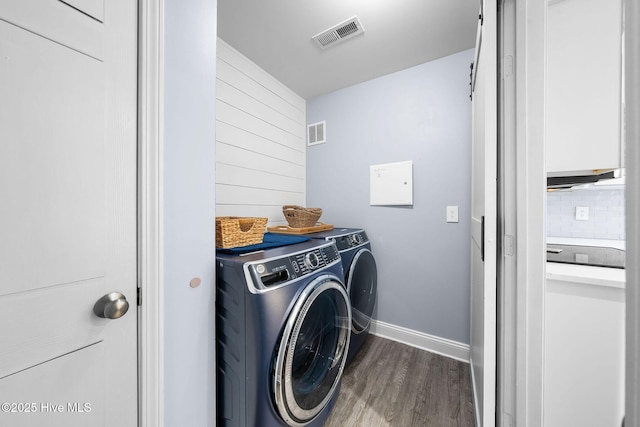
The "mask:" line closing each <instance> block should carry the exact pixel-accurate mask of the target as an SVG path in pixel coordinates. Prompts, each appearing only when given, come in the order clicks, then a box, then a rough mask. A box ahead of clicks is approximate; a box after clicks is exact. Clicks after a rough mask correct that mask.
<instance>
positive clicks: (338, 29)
mask: <svg viewBox="0 0 640 427" xmlns="http://www.w3.org/2000/svg"><path fill="white" fill-rule="evenodd" d="M358 34H364V28H363V27H362V24H361V23H360V20H358V17H357V16H354V17H353V18H350V19H347V20H346V21H344V22H341V23H339V24H338V25H335V26H333V27H331V28H329V29H328V30H325V31H323V32H321V33H320V34H317V35H315V36H313V37H312V39H313V41H315V42H316V43H317V44H318V46H320V47H321V48H322V49H326V48H327V47H329V46H334V45H336V44H338V43H340V42H343V41H345V40H347V39H350V38H351V37H354V36H357V35H358Z"/></svg>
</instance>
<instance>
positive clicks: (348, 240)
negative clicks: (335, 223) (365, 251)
mask: <svg viewBox="0 0 640 427" xmlns="http://www.w3.org/2000/svg"><path fill="white" fill-rule="evenodd" d="M331 240H333V241H334V242H335V243H336V246H337V247H338V250H339V251H340V252H342V251H346V250H347V249H352V248H355V247H357V246H361V245H364V244H365V243H368V242H369V238H368V237H367V233H365V232H364V230H361V231H357V232H355V233H349V234H343V235H342V236H335V237H332V238H331Z"/></svg>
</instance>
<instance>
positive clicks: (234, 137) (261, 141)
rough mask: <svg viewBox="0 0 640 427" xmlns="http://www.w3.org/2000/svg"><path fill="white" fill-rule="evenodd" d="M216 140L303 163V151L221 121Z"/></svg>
mask: <svg viewBox="0 0 640 427" xmlns="http://www.w3.org/2000/svg"><path fill="white" fill-rule="evenodd" d="M216 140H217V141H218V143H222V144H228V145H234V146H236V147H239V148H244V149H245V150H249V151H254V152H256V153H262V154H267V155H270V156H273V157H276V158H279V159H289V161H291V162H292V163H295V164H298V165H304V164H305V156H306V153H305V152H304V151H299V150H297V149H296V148H295V147H293V148H292V147H290V146H288V145H284V144H280V143H278V142H275V141H271V140H269V139H266V138H264V137H263V136H260V135H257V134H255V133H251V132H249V131H247V130H245V129H240V128H237V127H235V126H232V125H230V124H228V123H224V122H221V121H218V126H217V127H216Z"/></svg>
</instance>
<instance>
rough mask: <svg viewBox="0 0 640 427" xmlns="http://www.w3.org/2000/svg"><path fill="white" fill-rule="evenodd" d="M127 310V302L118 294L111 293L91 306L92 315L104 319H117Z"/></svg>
mask: <svg viewBox="0 0 640 427" xmlns="http://www.w3.org/2000/svg"><path fill="white" fill-rule="evenodd" d="M127 310H129V302H128V301H127V299H126V298H125V297H124V295H122V294H121V293H120V292H111V293H110V294H107V295H105V296H103V297H102V298H100V299H99V300H98V301H97V302H96V305H94V306H93V313H94V314H95V315H96V316H98V317H102V318H104V319H119V318H120V317H122V316H124V314H125V313H126V312H127Z"/></svg>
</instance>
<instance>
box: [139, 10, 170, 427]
mask: <svg viewBox="0 0 640 427" xmlns="http://www.w3.org/2000/svg"><path fill="white" fill-rule="evenodd" d="M139 8H140V9H139V26H140V27H139V32H138V34H139V43H138V45H139V49H140V50H139V81H138V84H139V86H138V87H139V89H138V95H139V106H138V108H139V110H138V115H139V116H138V119H139V122H138V191H139V193H138V286H140V289H141V290H142V305H141V306H140V307H139V308H138V321H139V346H138V366H139V373H138V381H139V397H138V399H139V411H138V413H139V419H138V425H139V426H141V427H163V425H164V418H163V417H164V410H163V407H164V392H163V389H164V360H163V356H164V351H163V350H164V341H163V330H164V324H163V318H164V316H163V313H164V310H163V306H164V303H163V290H164V269H163V266H164V260H163V253H164V250H163V246H162V245H163V232H162V224H163V217H162V215H163V210H162V206H163V202H162V176H163V172H162V165H163V158H162V147H163V129H164V120H163V108H162V106H163V99H162V97H163V86H164V83H163V82H164V67H163V64H164V59H163V52H164V39H163V34H164V25H163V23H164V3H163V2H162V1H155V0H141V1H140V3H139Z"/></svg>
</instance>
